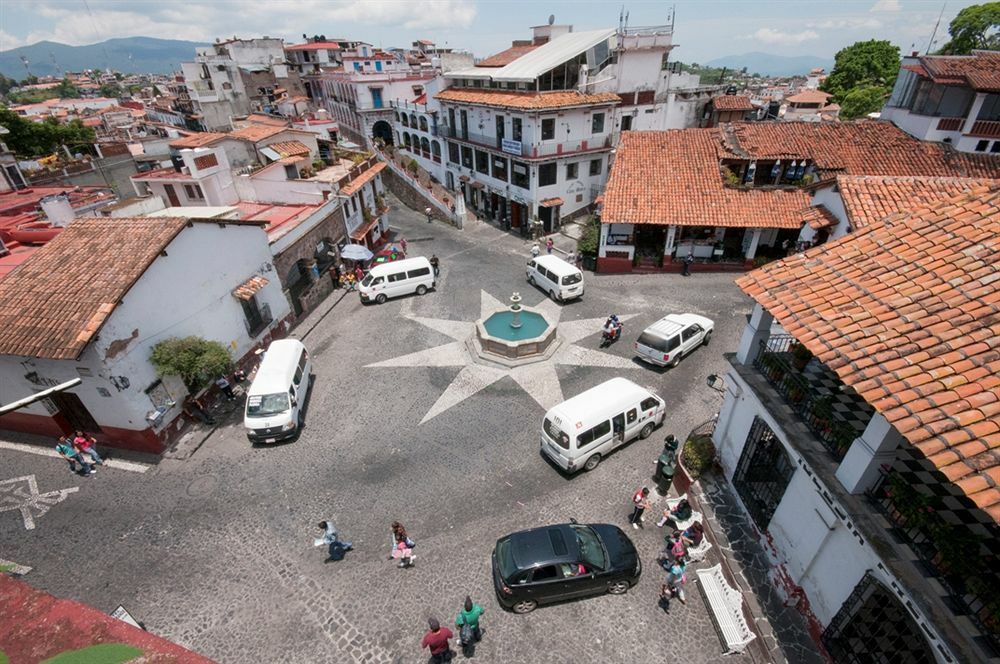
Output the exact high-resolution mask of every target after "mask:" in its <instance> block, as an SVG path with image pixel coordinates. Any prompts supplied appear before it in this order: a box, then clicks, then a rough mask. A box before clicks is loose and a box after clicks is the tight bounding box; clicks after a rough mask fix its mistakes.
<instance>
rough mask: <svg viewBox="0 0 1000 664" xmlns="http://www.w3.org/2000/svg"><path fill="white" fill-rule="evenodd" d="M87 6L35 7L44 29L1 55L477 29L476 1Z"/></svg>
mask: <svg viewBox="0 0 1000 664" xmlns="http://www.w3.org/2000/svg"><path fill="white" fill-rule="evenodd" d="M10 1H13V0H10ZM19 4H22V5H24V3H19ZM89 4H90V9H91V13H90V14H87V13H86V12H85V11H81V7H80V6H78V5H76V4H74V5H73V6H72V7H69V6H67V5H66V4H63V3H61V2H40V3H37V4H33V5H32V6H31V11H32V12H33V13H34V14H35V15H36V16H41V17H44V18H45V19H46V21H45V23H44V27H42V28H40V29H35V30H31V31H29V32H28V34H27V35H25V36H24V37H23V38H21V39H19V38H17V37H15V36H12V35H9V34H6V33H3V32H0V40H2V43H3V48H2V49H0V50H5V49H7V48H14V47H16V46H20V45H22V44H31V43H34V42H37V41H42V40H51V41H57V42H61V43H64V44H71V45H80V44H92V43H94V42H99V41H103V40H105V39H110V38H112V37H131V36H136V35H144V36H149V37H165V38H168V39H188V40H192V41H203V42H206V43H209V42H213V41H215V39H216V38H217V37H222V38H225V37H230V36H233V35H237V36H240V37H254V36H261V35H269V36H272V37H279V36H286V37H291V38H292V40H293V41H294V40H297V39H298V38H299V36H300V35H301V34H302V33H304V32H305V33H308V34H310V35H311V34H314V33H315V34H327V35H330V36H334V34H336V36H343V37H349V36H351V34H349V33H351V32H352V25H353V26H376V25H377V26H384V27H386V28H402V29H406V30H432V29H436V30H446V29H462V28H468V27H469V26H470V25H472V22H473V20H474V19H475V17H476V5H475V0H409V1H406V0H298V1H297V2H294V3H292V2H280V3H270V2H258V3H248V2H239V1H237V0H221V1H216V2H203V3H194V2H191V3H188V2H184V3H177V2H164V3H160V4H154V3H148V4H147V3H141V4H138V3H137V4H132V5H130V4H128V3H122V2H118V1H115V0H90V3H89ZM421 36H424V35H421V34H414V35H413V38H414V39H416V38H418V37H421ZM8 44H9V45H8ZM401 45H402V44H401Z"/></svg>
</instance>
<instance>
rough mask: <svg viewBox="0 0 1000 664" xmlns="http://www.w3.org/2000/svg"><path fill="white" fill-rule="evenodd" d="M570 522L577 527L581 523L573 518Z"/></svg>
mask: <svg viewBox="0 0 1000 664" xmlns="http://www.w3.org/2000/svg"><path fill="white" fill-rule="evenodd" d="M569 522H570V523H572V524H573V525H574V526H575V525H576V524H578V523H580V522H579V521H577V520H576V519H573V518H571V519H570V520H569Z"/></svg>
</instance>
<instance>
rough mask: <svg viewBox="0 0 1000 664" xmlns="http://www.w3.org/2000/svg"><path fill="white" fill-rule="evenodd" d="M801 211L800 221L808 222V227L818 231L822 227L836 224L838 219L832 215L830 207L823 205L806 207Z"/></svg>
mask: <svg viewBox="0 0 1000 664" xmlns="http://www.w3.org/2000/svg"><path fill="white" fill-rule="evenodd" d="M801 212H802V223H804V224H809V228H811V229H813V230H814V231H818V230H820V229H823V228H831V227H833V226H836V225H837V222H838V219H837V218H836V217H835V216H833V213H832V212H830V209H829V208H828V207H826V206H825V205H816V206H813V207H808V208H806V209H804V210H801Z"/></svg>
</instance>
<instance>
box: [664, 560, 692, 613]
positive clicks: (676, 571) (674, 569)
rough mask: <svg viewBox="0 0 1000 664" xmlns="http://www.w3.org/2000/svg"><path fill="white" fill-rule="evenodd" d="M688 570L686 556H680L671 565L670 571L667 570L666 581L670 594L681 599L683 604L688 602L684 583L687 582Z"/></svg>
mask: <svg viewBox="0 0 1000 664" xmlns="http://www.w3.org/2000/svg"><path fill="white" fill-rule="evenodd" d="M686 570H687V562H686V561H685V559H684V558H679V559H678V560H676V561H674V564H673V565H671V566H670V571H669V572H667V580H666V582H665V585H666V586H667V589H668V590H669V591H670V595H671V596H672V597H676V598H677V599H679V600H680V601H681V604H687V596H686V595H685V594H684V584H686V583H687V573H686Z"/></svg>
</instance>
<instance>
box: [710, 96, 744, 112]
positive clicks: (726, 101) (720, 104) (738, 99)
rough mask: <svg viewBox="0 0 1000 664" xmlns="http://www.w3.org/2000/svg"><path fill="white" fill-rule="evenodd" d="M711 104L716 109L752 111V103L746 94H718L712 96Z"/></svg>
mask: <svg viewBox="0 0 1000 664" xmlns="http://www.w3.org/2000/svg"><path fill="white" fill-rule="evenodd" d="M712 106H713V107H715V110H717V111H752V110H753V104H751V103H750V97H747V96H746V95H719V96H718V97H713V98H712Z"/></svg>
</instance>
